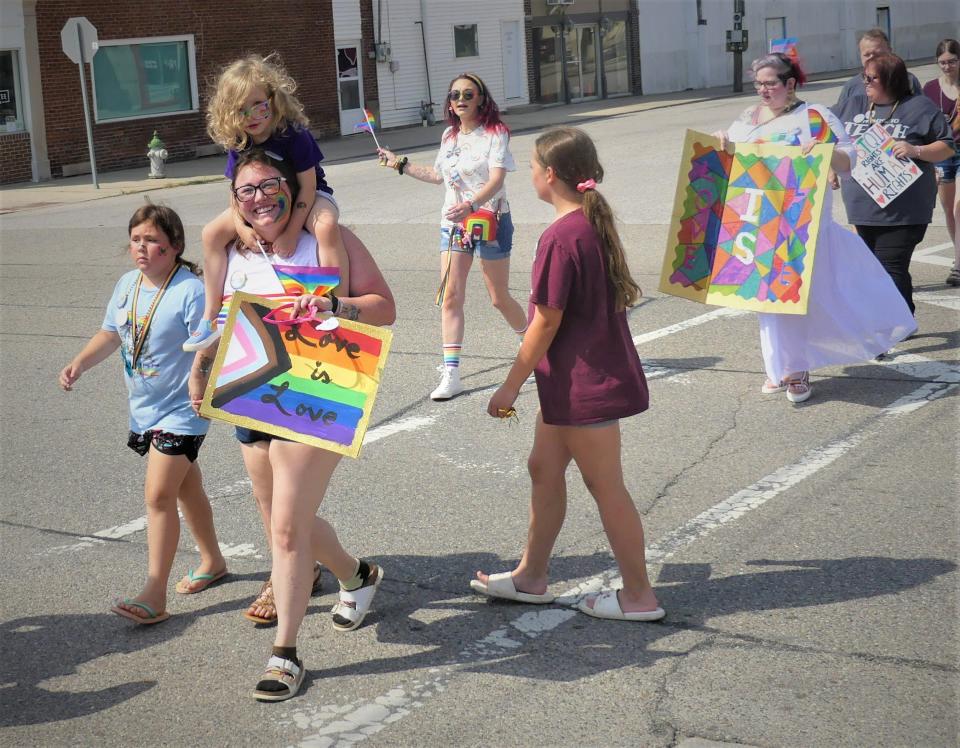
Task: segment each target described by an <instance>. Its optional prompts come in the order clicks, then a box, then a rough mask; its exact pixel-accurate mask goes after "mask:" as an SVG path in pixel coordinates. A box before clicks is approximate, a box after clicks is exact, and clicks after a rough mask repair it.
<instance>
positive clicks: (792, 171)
mask: <svg viewBox="0 0 960 748" xmlns="http://www.w3.org/2000/svg"><path fill="white" fill-rule="evenodd" d="M832 151H833V145H832V144H818V145H815V146H814V147H813V149H812V150H811V151H810V153H809V154H807V155H805V156H804V155H803V154H802V153H801V149H800V147H799V146H786V145H775V144H769V143H757V144H749V143H738V144H736V147H735V150H734V152H733V153H732V154H730V153H727V152H725V151H724V150H722V149H721V148H720V142H719V141H718V140H717V139H716V138H714V137H712V136H710V135H705V134H703V133H698V132H695V131H693V130H688V131H687V137H686V140H685V142H684V145H683V153H682V155H681V158H680V175H679V178H678V180H677V194H676V198H675V200H674V205H673V216H672V219H671V223H670V231H669V233H668V235H667V250H666V253H665V255H664V258H663V265H662V267H661V272H660V286H659V288H660V290H661V291H663V292H664V293H668V294H672V295H674V296H680V297H683V298H685V299H691V300H693V301H699V302H701V303H705V304H716V305H718V306H726V307H733V308H735V309H749V310H753V311H758V312H772V313H780V314H806V311H807V299H808V296H809V293H810V278H811V276H812V275H813V261H814V257H815V253H816V245H817V234H818V232H819V228H820V214H821V212H822V210H823V198H824V193H825V190H826V186H827V185H826V183H827V169H828V167H829V164H830V155H831V153H832Z"/></svg>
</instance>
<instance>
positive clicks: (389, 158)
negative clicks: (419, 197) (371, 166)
mask: <svg viewBox="0 0 960 748" xmlns="http://www.w3.org/2000/svg"><path fill="white" fill-rule="evenodd" d="M399 158H402V157H401V156H397V154H396V153H394V152H393V151H388V150H387V149H386V148H381V149H380V163H381V164H383V165H384V166H386V167H388V168H390V169H395V168H397V159H399ZM403 176H409V177H413V178H414V179H416V180H418V181H420V182H427V183H428V184H443V177H441V176H440V175H439V174H438V173H437V170H436V169H434V168H433V167H432V166H420V165H418V164H415V163H413V162H411V161H410V160H409V159H408V160H407V164H406V166H404V167H403Z"/></svg>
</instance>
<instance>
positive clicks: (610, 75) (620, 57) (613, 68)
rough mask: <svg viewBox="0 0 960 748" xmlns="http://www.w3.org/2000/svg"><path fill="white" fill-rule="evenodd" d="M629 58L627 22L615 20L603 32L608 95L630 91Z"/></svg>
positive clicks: (604, 67)
mask: <svg viewBox="0 0 960 748" xmlns="http://www.w3.org/2000/svg"><path fill="white" fill-rule="evenodd" d="M627 60H628V58H627V24H626V22H625V21H614V22H613V23H611V24H610V28H609V29H608V30H607V31H606V32H605V33H604V34H603V74H604V76H605V77H606V84H607V90H606V94H607V96H615V95H616V94H625V93H629V92H630V74H629V70H628V68H629V64H628V61H627Z"/></svg>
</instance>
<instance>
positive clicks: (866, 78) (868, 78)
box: [860, 73, 880, 86]
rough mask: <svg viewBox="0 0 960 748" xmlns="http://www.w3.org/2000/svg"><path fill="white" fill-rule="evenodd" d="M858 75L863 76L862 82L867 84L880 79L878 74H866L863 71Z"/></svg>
mask: <svg viewBox="0 0 960 748" xmlns="http://www.w3.org/2000/svg"><path fill="white" fill-rule="evenodd" d="M860 77H861V78H863V82H864V83H865V84H866V85H868V86H869V85H870V84H871V83H874V82H876V81H878V80H879V79H880V76H878V75H867V74H866V73H864V74H863V75H861V76H860Z"/></svg>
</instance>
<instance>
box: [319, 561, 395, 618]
mask: <svg viewBox="0 0 960 748" xmlns="http://www.w3.org/2000/svg"><path fill="white" fill-rule="evenodd" d="M374 574H376V576H373V575H374ZM371 577H373V579H371ZM382 581H383V567H382V566H379V565H377V564H370V576H369V577H367V581H366V582H365V583H364V585H363V586H362V587H360V588H359V589H355V590H345V589H343V587H341V588H340V599H339V600H338V601H337V604H336V605H334V606H333V610H332V611H330V612H331V613H332V614H333V627H334V628H335V629H336V630H337V631H353V630H354V629H355V628H359V626H360V624H361V623H363V619H364V618H366V617H367V613H369V612H370V604H371V603H372V602H373V597H374V595H376V594H377V588H378V587H379V586H380V582H382Z"/></svg>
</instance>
